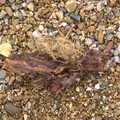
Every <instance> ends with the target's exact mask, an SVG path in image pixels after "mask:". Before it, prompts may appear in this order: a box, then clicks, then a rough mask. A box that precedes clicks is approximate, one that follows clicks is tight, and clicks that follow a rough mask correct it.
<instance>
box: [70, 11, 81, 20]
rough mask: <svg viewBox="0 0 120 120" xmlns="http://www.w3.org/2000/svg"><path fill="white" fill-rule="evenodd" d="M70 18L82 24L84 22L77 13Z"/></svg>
mask: <svg viewBox="0 0 120 120" xmlns="http://www.w3.org/2000/svg"><path fill="white" fill-rule="evenodd" d="M69 16H70V18H71V19H73V20H76V21H80V22H82V21H83V20H82V19H81V17H80V15H76V14H75V13H71V14H70V15H69Z"/></svg>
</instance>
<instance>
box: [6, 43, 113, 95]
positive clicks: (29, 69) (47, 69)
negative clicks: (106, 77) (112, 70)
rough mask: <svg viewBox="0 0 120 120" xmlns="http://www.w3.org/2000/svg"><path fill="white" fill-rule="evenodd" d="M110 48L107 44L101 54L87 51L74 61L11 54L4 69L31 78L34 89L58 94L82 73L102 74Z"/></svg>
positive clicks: (28, 54)
mask: <svg viewBox="0 0 120 120" xmlns="http://www.w3.org/2000/svg"><path fill="white" fill-rule="evenodd" d="M111 47H112V43H109V44H108V47H107V48H106V49H105V50H104V51H103V52H101V51H97V50H88V51H86V52H85V53H84V55H83V56H80V57H79V58H78V59H76V60H75V61H65V60H63V59H57V60H54V59H52V58H51V57H49V56H48V55H46V54H44V55H41V54H40V53H39V52H34V53H24V54H19V55H14V54H13V55H11V57H9V58H6V60H5V63H4V68H5V69H6V70H9V71H12V72H15V73H18V74H20V75H23V74H24V76H27V77H29V78H31V79H32V82H33V84H34V85H35V86H36V87H40V88H44V87H47V88H50V89H51V90H52V91H54V92H56V93H58V91H60V90H61V89H62V88H66V87H69V86H71V85H72V84H73V83H74V82H75V78H76V77H78V76H79V75H80V74H81V73H83V72H104V71H105V64H106V62H107V59H108V58H109V53H110V52H109V51H110V49H111ZM33 78H34V81H33Z"/></svg>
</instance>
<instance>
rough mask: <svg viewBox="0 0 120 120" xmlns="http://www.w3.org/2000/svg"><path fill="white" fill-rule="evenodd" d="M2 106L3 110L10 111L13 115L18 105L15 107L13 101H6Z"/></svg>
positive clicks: (17, 110)
mask: <svg viewBox="0 0 120 120" xmlns="http://www.w3.org/2000/svg"><path fill="white" fill-rule="evenodd" d="M4 107H5V110H6V111H7V112H8V113H10V114H11V115H15V114H17V113H18V112H19V109H18V107H16V106H15V105H14V104H13V103H11V102H7V103H6V104H5V106H4Z"/></svg>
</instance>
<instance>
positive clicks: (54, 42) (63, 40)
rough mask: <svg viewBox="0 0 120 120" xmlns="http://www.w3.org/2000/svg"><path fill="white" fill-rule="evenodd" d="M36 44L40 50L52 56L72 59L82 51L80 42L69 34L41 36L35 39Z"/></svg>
mask: <svg viewBox="0 0 120 120" xmlns="http://www.w3.org/2000/svg"><path fill="white" fill-rule="evenodd" d="M34 42H35V43H34V44H35V46H36V48H37V50H38V51H40V52H42V53H46V54H49V56H51V57H52V58H54V59H55V58H58V57H60V58H63V59H66V60H67V59H70V58H74V57H75V56H77V55H78V54H80V52H81V49H82V48H81V46H80V43H79V42H77V43H74V42H72V41H70V40H69V39H68V37H67V36H62V35H61V36H57V37H54V38H53V37H41V38H39V39H35V41H34Z"/></svg>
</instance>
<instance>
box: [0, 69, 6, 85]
mask: <svg viewBox="0 0 120 120" xmlns="http://www.w3.org/2000/svg"><path fill="white" fill-rule="evenodd" d="M6 75H7V73H6V71H5V70H0V83H3V81H4V79H5V77H6Z"/></svg>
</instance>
